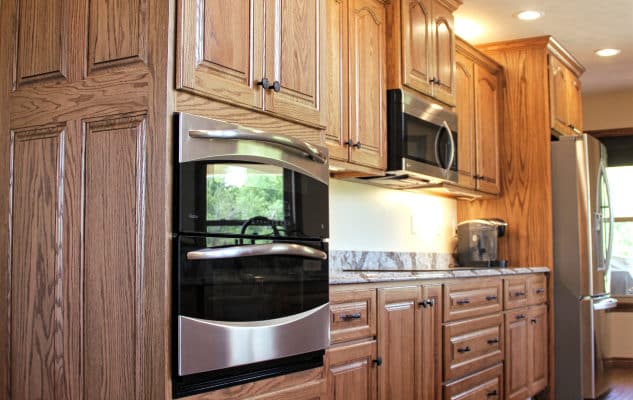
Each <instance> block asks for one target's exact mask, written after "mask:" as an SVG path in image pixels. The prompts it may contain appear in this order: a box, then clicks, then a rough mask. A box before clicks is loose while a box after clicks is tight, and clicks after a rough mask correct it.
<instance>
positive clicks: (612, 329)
mask: <svg viewBox="0 0 633 400" xmlns="http://www.w3.org/2000/svg"><path fill="white" fill-rule="evenodd" d="M632 329H633V313H628V312H627V313H624V312H614V313H607V340H606V349H605V356H606V357H607V358H633V338H632V337H631V330H632Z"/></svg>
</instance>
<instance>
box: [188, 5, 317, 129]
mask: <svg viewBox="0 0 633 400" xmlns="http://www.w3.org/2000/svg"><path fill="white" fill-rule="evenodd" d="M179 6H180V14H179V15H180V19H179V27H178V28H179V29H178V51H177V57H178V59H177V79H176V80H177V87H178V88H179V89H183V90H186V91H190V92H193V93H196V94H198V95H201V96H204V97H209V98H212V99H216V100H221V101H224V102H227V103H231V104H236V105H240V106H245V107H249V108H255V109H260V110H265V111H267V112H270V113H272V114H275V115H278V116H280V117H282V118H285V119H289V120H293V121H297V122H301V123H304V124H308V125H311V126H317V127H320V126H322V124H323V122H322V116H321V114H322V113H321V102H320V98H321V87H322V85H321V70H322V67H323V60H322V57H323V54H324V52H323V49H324V45H325V43H324V40H323V37H322V33H323V32H324V28H323V27H324V19H325V4H324V1H323V0H302V1H299V0H297V1H287V2H284V1H281V0H235V1H230V2H229V1H222V0H200V1H196V0H179Z"/></svg>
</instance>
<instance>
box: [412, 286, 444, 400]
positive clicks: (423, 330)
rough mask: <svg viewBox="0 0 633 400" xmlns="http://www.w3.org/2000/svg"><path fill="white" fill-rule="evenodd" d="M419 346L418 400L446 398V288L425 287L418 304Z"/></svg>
mask: <svg viewBox="0 0 633 400" xmlns="http://www.w3.org/2000/svg"><path fill="white" fill-rule="evenodd" d="M418 306H419V307H422V308H421V309H420V313H419V315H420V318H419V322H418V323H417V327H416V333H415V339H416V340H417V341H418V343H417V344H416V349H419V351H416V352H415V354H416V355H417V356H419V357H416V360H415V361H416V374H415V375H416V377H417V379H418V381H417V382H415V386H416V399H420V400H439V399H440V398H441V396H442V285H424V286H422V300H421V301H420V302H419V304H418Z"/></svg>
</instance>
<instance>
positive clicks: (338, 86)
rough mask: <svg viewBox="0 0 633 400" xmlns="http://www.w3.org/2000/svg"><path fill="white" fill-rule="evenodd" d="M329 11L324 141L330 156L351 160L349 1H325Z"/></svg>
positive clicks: (336, 158) (335, 158)
mask: <svg viewBox="0 0 633 400" xmlns="http://www.w3.org/2000/svg"><path fill="white" fill-rule="evenodd" d="M325 1H326V9H327V10H326V11H327V12H326V14H327V24H326V25H327V27H328V31H327V37H326V40H327V46H326V49H327V53H326V56H327V59H326V64H325V65H326V68H325V79H326V84H325V89H324V93H325V96H327V102H326V104H325V105H324V109H325V113H326V121H327V123H326V125H327V128H326V130H325V143H326V145H327V147H328V150H329V153H330V154H329V156H330V158H331V159H334V160H341V161H348V159H349V151H350V150H349V146H348V145H347V141H348V140H349V126H348V124H347V121H348V120H349V119H348V118H349V114H348V113H349V107H348V105H349V96H348V93H349V87H348V79H347V71H348V69H347V68H348V58H347V54H348V44H347V43H348V35H347V29H348V24H347V10H348V6H347V5H348V0H325Z"/></svg>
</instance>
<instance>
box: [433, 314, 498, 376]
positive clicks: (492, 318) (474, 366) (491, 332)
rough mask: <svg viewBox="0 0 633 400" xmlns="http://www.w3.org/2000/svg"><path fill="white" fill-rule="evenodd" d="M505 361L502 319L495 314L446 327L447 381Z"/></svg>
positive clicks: (445, 373) (445, 366)
mask: <svg viewBox="0 0 633 400" xmlns="http://www.w3.org/2000/svg"><path fill="white" fill-rule="evenodd" d="M502 360H503V317H502V315H501V314H500V313H499V314H495V315H489V316H486V317H480V318H476V319H469V320H465V321H459V322H452V323H450V324H446V325H445V326H444V380H445V381H448V380H451V379H455V378H460V377H462V376H464V375H467V374H470V373H472V372H475V371H479V370H481V369H483V368H486V367H489V366H491V365H494V364H496V363H498V362H499V361H502Z"/></svg>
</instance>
